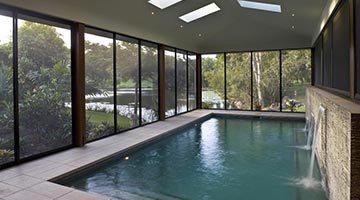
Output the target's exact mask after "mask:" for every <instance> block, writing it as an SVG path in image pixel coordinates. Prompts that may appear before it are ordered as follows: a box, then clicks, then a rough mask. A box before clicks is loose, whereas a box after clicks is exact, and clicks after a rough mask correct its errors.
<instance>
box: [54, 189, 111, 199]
mask: <svg viewBox="0 0 360 200" xmlns="http://www.w3.org/2000/svg"><path fill="white" fill-rule="evenodd" d="M109 199H110V198H105V197H101V196H98V195H95V194H90V193H86V192H82V191H79V190H74V191H72V192H70V193H68V194H65V195H64V196H62V197H60V198H58V200H109Z"/></svg>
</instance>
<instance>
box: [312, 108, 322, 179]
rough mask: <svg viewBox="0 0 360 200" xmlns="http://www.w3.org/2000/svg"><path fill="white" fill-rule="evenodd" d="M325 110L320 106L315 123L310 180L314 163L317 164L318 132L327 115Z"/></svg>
mask: <svg viewBox="0 0 360 200" xmlns="http://www.w3.org/2000/svg"><path fill="white" fill-rule="evenodd" d="M325 110H326V109H325V108H324V107H323V106H322V105H320V107H319V112H318V118H317V123H315V130H314V132H313V140H312V152H311V160H310V167H309V173H308V178H310V179H312V178H313V175H314V174H313V172H314V163H315V151H316V139H317V137H318V135H319V134H318V131H319V127H320V122H321V118H322V116H323V115H324V113H325Z"/></svg>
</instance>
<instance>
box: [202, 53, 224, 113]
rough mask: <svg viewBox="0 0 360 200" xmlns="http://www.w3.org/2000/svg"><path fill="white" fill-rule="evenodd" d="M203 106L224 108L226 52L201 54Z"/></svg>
mask: <svg viewBox="0 0 360 200" xmlns="http://www.w3.org/2000/svg"><path fill="white" fill-rule="evenodd" d="M201 63H202V64H201V67H202V68H201V71H202V108H218V109H224V103H225V101H224V96H225V95H224V70H225V69H224V54H207V55H202V56H201Z"/></svg>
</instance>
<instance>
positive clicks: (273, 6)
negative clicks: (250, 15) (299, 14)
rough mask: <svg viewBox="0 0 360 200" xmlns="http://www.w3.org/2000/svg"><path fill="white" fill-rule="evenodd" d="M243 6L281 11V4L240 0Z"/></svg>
mask: <svg viewBox="0 0 360 200" xmlns="http://www.w3.org/2000/svg"><path fill="white" fill-rule="evenodd" d="M238 2H239V4H240V6H241V7H244V8H251V9H257V10H265V11H270V12H278V13H281V5H277V4H270V3H259V2H253V1H243V0H238Z"/></svg>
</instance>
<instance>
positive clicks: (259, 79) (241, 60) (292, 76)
mask: <svg viewBox="0 0 360 200" xmlns="http://www.w3.org/2000/svg"><path fill="white" fill-rule="evenodd" d="M252 60H253V63H250V53H229V54H227V57H226V62H227V63H226V64H227V65H226V87H227V91H226V93H227V99H226V101H227V105H228V106H229V108H237V109H250V105H251V78H252V80H253V94H254V98H253V100H254V102H253V105H254V110H278V109H279V107H280V103H281V100H280V94H279V92H280V68H279V62H280V61H279V51H267V52H254V53H253V59H252ZM251 66H252V72H253V77H251V71H250V67H251ZM202 73H203V74H202V75H203V79H202V88H203V94H204V91H212V92H216V94H217V95H219V96H220V97H221V98H222V99H223V98H224V58H223V54H219V55H217V56H216V58H212V57H203V59H202ZM282 76H283V77H282V87H283V91H282V92H283V96H286V97H288V98H294V99H296V101H297V102H298V103H302V102H303V99H304V95H305V86H306V85H308V84H309V83H310V81H311V51H310V50H306V49H305V50H290V51H282ZM203 97H204V96H203ZM296 106H297V107H299V105H298V104H297V105H296ZM296 110H297V111H298V110H300V109H299V108H296Z"/></svg>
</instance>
